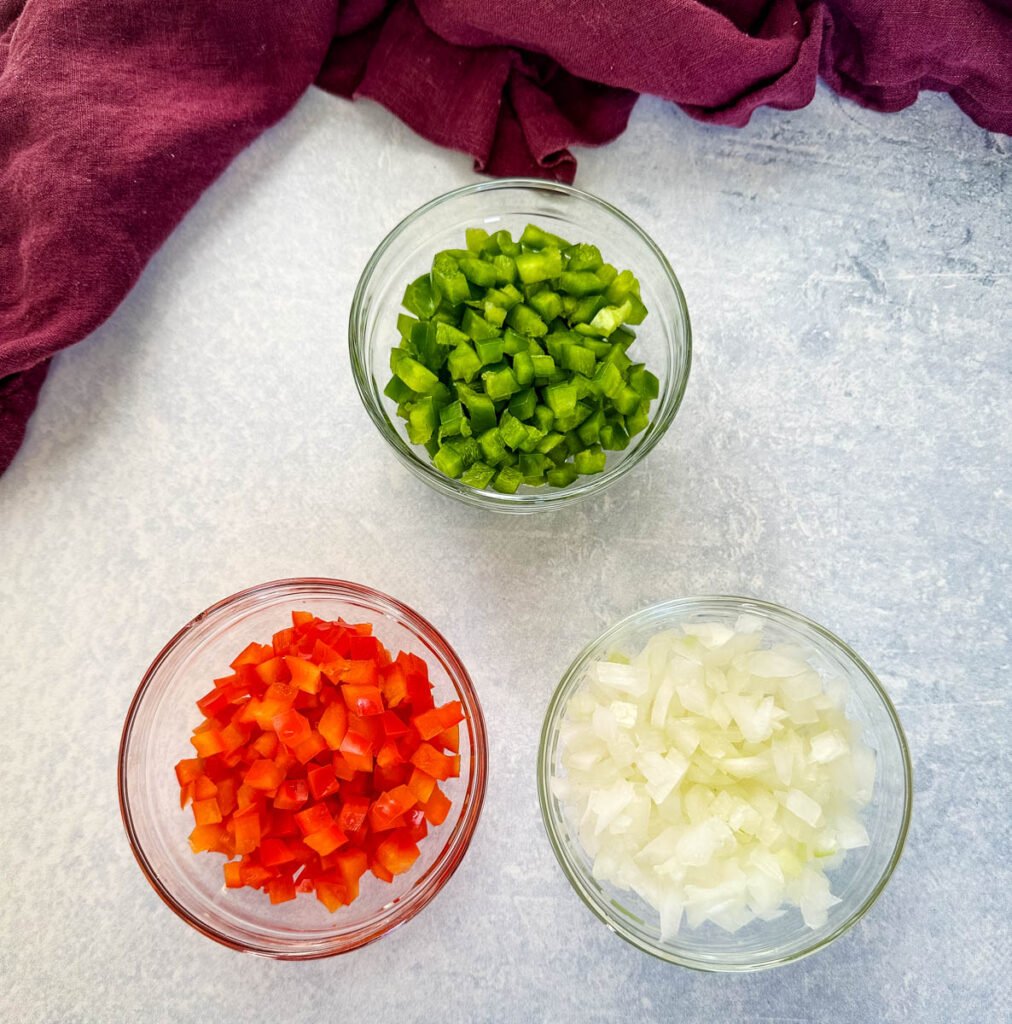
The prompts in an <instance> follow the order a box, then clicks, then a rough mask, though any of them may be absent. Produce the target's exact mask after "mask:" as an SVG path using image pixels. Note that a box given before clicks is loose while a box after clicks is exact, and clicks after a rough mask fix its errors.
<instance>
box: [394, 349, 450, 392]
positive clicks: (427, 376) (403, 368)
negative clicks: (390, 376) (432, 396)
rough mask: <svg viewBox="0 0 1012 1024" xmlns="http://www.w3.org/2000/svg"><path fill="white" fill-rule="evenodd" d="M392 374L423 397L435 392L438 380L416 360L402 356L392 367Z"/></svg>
mask: <svg viewBox="0 0 1012 1024" xmlns="http://www.w3.org/2000/svg"><path fill="white" fill-rule="evenodd" d="M394 374H395V375H396V376H397V377H399V378H400V379H401V380H402V381H404V383H405V384H407V386H408V387H409V388H411V390H412V391H417V392H418V393H419V394H422V395H425V394H429V393H431V392H432V391H433V390H435V388H436V386H437V385H438V384H439V378H438V377H437V376H436V375H435V374H434V373H433V372H432V371H431V370H430V369H428V368H427V367H425V366H422V364H421V363H420V362H418V360H417V359H412V358H411V356H409V355H405V354H402V355H401V357H400V358H399V359H398V360H397V365H396V366H395V367H394Z"/></svg>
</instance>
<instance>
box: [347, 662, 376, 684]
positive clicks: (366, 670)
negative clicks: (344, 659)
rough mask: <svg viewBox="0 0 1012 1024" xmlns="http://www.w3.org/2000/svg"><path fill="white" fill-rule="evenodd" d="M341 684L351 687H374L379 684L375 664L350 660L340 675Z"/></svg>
mask: <svg viewBox="0 0 1012 1024" xmlns="http://www.w3.org/2000/svg"><path fill="white" fill-rule="evenodd" d="M341 682H342V683H348V684H349V685H351V686H375V685H376V684H377V683H378V682H379V673H378V671H377V669H376V662H375V661H372V660H369V661H356V660H354V659H352V660H350V661H349V662H348V664H347V666H346V667H345V670H344V672H342V673H341Z"/></svg>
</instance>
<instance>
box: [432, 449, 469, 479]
mask: <svg viewBox="0 0 1012 1024" xmlns="http://www.w3.org/2000/svg"><path fill="white" fill-rule="evenodd" d="M432 462H433V464H434V465H435V467H436V469H438V470H439V472H440V473H442V474H443V476H448V477H451V478H453V479H456V478H457V477H458V476H460V474H461V473H463V472H464V460H463V459H462V458H461V457H460V453H459V452H456V451H454V450H453V449H452V448H451V447H450V446H449V445H445V444H444V445H443V446H442V447H441V448H440V449H439V451H437V452H436V454H435V456H433V459H432Z"/></svg>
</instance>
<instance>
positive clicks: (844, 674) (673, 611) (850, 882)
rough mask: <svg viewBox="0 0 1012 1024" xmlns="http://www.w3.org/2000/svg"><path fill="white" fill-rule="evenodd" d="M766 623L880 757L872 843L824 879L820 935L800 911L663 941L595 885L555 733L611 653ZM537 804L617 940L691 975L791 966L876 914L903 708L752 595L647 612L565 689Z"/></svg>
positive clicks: (901, 748)
mask: <svg viewBox="0 0 1012 1024" xmlns="http://www.w3.org/2000/svg"><path fill="white" fill-rule="evenodd" d="M746 613H747V614H749V615H754V616H757V617H758V618H760V619H761V620H762V621H763V630H764V636H765V638H766V640H767V641H769V642H772V643H792V644H800V645H802V646H804V647H806V648H807V649H808V650H810V651H811V652H813V656H812V658H811V661H812V664H813V665H814V666H815V667H816V668H817V669H818V671H819V672H820V674H821V675H823V676H824V677H830V676H835V677H838V678H842V679H844V680H846V682H847V684H848V686H849V690H850V696H849V698H848V703H847V709H846V710H847V715H848V716H849V717H850V718H852V719H856V720H857V721H858V722H860V723H861V724H862V725H863V740H864V742H865V743H866V744H867V745H868V746H869V747H870V748H871V749H872V750H873V751H874V753H875V756H876V778H875V787H874V792H873V796H872V800H871V802H870V803H869V804H868V806H867V807H866V808H865V809H864V811H863V812H862V821H863V822H864V825H865V827H866V828H867V830H868V835H869V837H870V839H871V842H870V844H869V845H868V846H867V847H865V848H864V849H858V850H849V851H848V852H847V855H846V857H845V858H844V860H843V863H842V864H841V865H840V866H839V867H838V868H836V869H835V870H834V871H832V872H830V873H829V875H828V877H829V879H830V883H831V886H832V890H833V894H834V895H835V896H838V897H839V898H840V900H841V902H840V903H838V904H837V905H836V906H834V907H832V908H830V911H829V919H828V921H827V922H826V924H825V925H824V926H823V927H822V928H818V929H810V928H808V927H807V926H806V925H805V923H804V921H803V920H802V918H801V913H800V911H798V910H797V908H791V909H790V910H788V912H787V913H786V914H784V915H783V916H782V917H779V918H777V919H775V920H773V921H758V920H757V921H753V922H752V923H751V924H749V925H746V926H745V927H744V928H742V929H740V930H739V931H738V932H736V933H735V934H733V935H732V934H730V933H728V932H726V931H724V930H722V929H721V928H719V927H718V926H717V925H714V924H711V923H709V922H708V923H706V924H704V925H702V926H700V927H699V928H695V929H693V928H690V927H688V926H687V925H686V924H685V922H684V921H683V923H682V927H681V929H680V930H679V933H678V935H677V936H676V937H675V938H674V939H671V940H669V941H662V940H661V937H660V928H659V921H658V915H657V912H656V911H655V910H654V909H653V908H651V907H650V906H649V905H647V904H646V903H645V902H643V901H642V900H641V899H640V897H639V896H637V895H636V894H635V893H632V892H629V891H627V890H622V889H618V888H617V887H615V886H613V885H610V884H608V883H602V882H599V881H597V880H596V879H595V878H594V877H593V874H592V872H591V863H590V861H589V859H588V858H587V856H586V854H585V853H584V851H583V848H582V846H581V845H580V841H579V837H578V835H577V833H576V830H575V829H574V827H573V824H572V823H571V822H570V821H569V820H568V818H567V815H566V813H565V811H564V809H563V807H562V805H561V804H560V803H559V801H558V800H557V799H556V798H555V796H554V795H553V794H552V791H551V786H550V783H551V779H552V778H553V777H554V776H556V775H562V774H564V772H563V771H562V769H561V750H560V744H559V725H560V723H561V721H562V719H563V717H564V714H565V711H566V707H567V706H568V704H569V699H570V697H571V696H572V695H573V694H574V693H575V692H576V691H577V690H578V689H579V688H580V687H581V686H582V685H583V683H584V681H585V679H586V674H587V671H588V668H589V665H590V663H591V662H593V661H597V660H600V659H601V658H604V657H605V656H606V655H608V654H609V653H612V652H620V653H624V654H629V655H632V654H635V653H637V652H638V651H639V650H641V649H642V647H643V646H644V644H645V643H646V642H647V640H649V639H650V637H651V636H653V635H654V634H655V633H658V632H660V631H661V630H664V629H670V628H672V627H674V626H677V625H679V624H683V623H693V622H704V621H708V622H722V623H725V624H727V625H729V626H733V625H734V623H735V621H736V620H737V618H738V616H739V615H742V614H746ZM538 798H539V800H540V803H541V813H542V816H543V818H544V822H545V827H546V829H547V831H548V838H549V840H550V841H551V844H552V848H553V849H554V850H555V855H556V857H557V858H558V860H559V863H560V864H561V866H562V870H563V871H564V872H565V875H566V877H567V878H568V879H569V881H570V882H571V883H572V885H573V888H574V889H575V890H576V892H577V893H578V894H579V896H580V898H581V899H582V900H583V901H584V903H586V904H587V906H588V907H590V909H591V910H592V911H593V912H594V913H595V914H596V915H597V916H598V917H599V918H600V919H601V920H602V921H603V922H604V923H605V924H606V925H607V926H608V927H609V928H610V929H611V930H612V931H614V932H616V933H617V934H618V935H620V936H621V937H622V938H623V939H625V940H626V941H628V942H631V943H632V944H633V945H634V946H636V947H637V948H638V949H641V950H643V951H644V952H646V953H650V954H652V955H653V956H656V957H659V958H660V959H662V960H667V961H669V962H670V963H673V964H680V965H681V966H683V967H692V968H695V969H697V970H704V971H753V970H759V969H761V968H765V967H774V966H777V965H779V964H785V963H790V962H791V961H792V960H798V959H800V958H801V957H803V956H807V955H808V954H810V953H814V952H815V951H816V950H819V949H822V948H823V947H824V946H826V945H827V944H828V943H830V942H832V941H833V939H835V938H837V937H838V936H840V935H842V934H843V933H844V932H845V931H846V930H847V929H848V928H850V926H851V925H852V924H854V923H855V922H856V921H858V920H859V919H860V918H861V917H862V916H863V915H864V914H865V913H866V912H867V911H868V909H869V908H870V907H871V905H872V904H873V903H874V902H875V900H876V899H877V898H878V896H879V894H880V893H881V892H882V890H883V889H884V888H885V885H886V883H887V882H888V881H889V878H890V876H891V875H892V872H893V869H894V868H895V867H896V864H897V862H898V861H899V858H900V853H901V852H902V850H903V843H904V840H905V839H906V834H907V828H908V826H909V823H910V806H911V799H912V791H911V769H910V755H909V752H908V751H907V744H906V740H905V738H904V736H903V730H902V729H901V727H900V723H899V719H898V718H897V716H896V710H895V708H894V707H893V705H892V703H891V702H890V700H889V698H888V696H887V695H886V693H885V691H884V690H883V689H882V685H881V684H880V683H879V681H878V680H877V679H876V678H875V676H874V674H873V673H872V671H871V669H870V668H868V666H867V665H866V664H865V663H864V662H863V661H862V660H861V659H860V658H859V657H858V656H857V654H855V653H854V652H853V651H852V650H851V649H850V648H849V647H848V646H847V645H846V644H844V643H843V642H842V641H841V640H839V639H837V637H835V636H834V635H833V634H832V633H830V632H829V631H828V630H827V629H824V628H823V627H822V626H819V625H817V624H816V623H814V622H812V621H811V620H809V619H806V618H805V617H804V616H803V615H798V614H797V613H796V612H792V611H789V610H788V609H786V608H781V607H780V606H778V605H774V604H767V603H766V602H763V601H755V600H751V599H749V598H744V597H696V598H684V599H681V600H675V601H666V602H664V603H663V604H658V605H654V606H652V607H650V608H645V609H643V610H642V611H639V612H636V613H635V614H633V615H630V616H629V617H628V618H625V619H623V620H622V621H621V622H619V623H618V624H617V625H615V626H612V628H611V629H609V630H608V631H607V632H605V633H604V634H602V635H601V636H600V637H598V638H597V639H596V640H594V641H593V642H592V643H591V644H589V645H588V646H587V647H586V648H584V650H583V652H582V653H581V654H580V656H579V657H578V658H577V659H576V661H574V662H573V664H572V665H571V666H570V668H569V670H568V671H567V672H566V674H565V675H564V676H563V678H562V682H561V683H559V686H558V688H557V689H556V691H555V694H554V695H553V697H552V700H551V703H550V704H549V706H548V712H547V714H546V715H545V722H544V727H543V728H542V731H541V745H540V748H539V750H538Z"/></svg>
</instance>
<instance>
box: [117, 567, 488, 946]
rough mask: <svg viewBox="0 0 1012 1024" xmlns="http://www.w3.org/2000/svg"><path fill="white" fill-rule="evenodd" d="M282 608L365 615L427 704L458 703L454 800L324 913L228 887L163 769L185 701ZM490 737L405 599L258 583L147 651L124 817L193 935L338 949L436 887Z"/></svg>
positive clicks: (452, 852)
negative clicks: (403, 661) (421, 669)
mask: <svg viewBox="0 0 1012 1024" xmlns="http://www.w3.org/2000/svg"><path fill="white" fill-rule="evenodd" d="M293 610H300V611H309V612H313V613H315V614H316V615H319V616H320V617H321V618H325V619H336V618H338V617H339V616H341V617H343V618H345V619H347V620H349V621H352V622H363V621H365V622H371V623H373V624H374V626H375V633H376V636H377V637H378V638H379V639H380V640H381V641H382V642H383V644H384V645H385V646H387V647H388V648H390V649H392V650H394V651H397V650H403V651H407V652H410V653H414V654H417V655H419V656H420V657H422V658H424V659H425V660H426V661H427V662H428V665H429V674H430V678H431V680H432V682H433V687H434V694H435V697H436V700H437V703H442V702H444V701H447V700H460V701H461V702H462V704H463V705H464V709H465V711H466V714H467V720H466V726H467V727H466V728H462V729H461V730H460V754H461V774H460V777H459V778H457V779H452V780H449V781H448V782H447V783H446V786H445V792H446V794H447V796H449V797H450V799H451V800H452V801H453V806H452V809H451V811H450V814H449V816H448V817H447V819H446V821H445V822H444V823H443V824H442V825H440V826H439V827H438V828H433V829H431V830H430V832H429V835H428V836H427V837H426V838H425V840H423V841H422V842H421V843H420V844H419V847H420V849H421V856H420V857H419V858H418V860H417V861H416V862H415V864H414V866H413V867H412V868H411V870H410V871H408V872H406V873H405V874H403V875H398V876H397V877H396V878H395V879H394V881H393V883H391V884H387V883H384V882H381V881H379V880H378V879H376V878H374V877H373V875H372V874H371V873H368V872H367V873H366V875H365V876H363V878H362V889H361V895H360V896H359V898H358V899H357V900H355V901H354V903H352V904H350V905H349V906H346V907H341V908H340V909H339V910H338V911H337V912H336V913H334V914H331V913H329V912H328V911H327V909H326V908H325V907H324V906H323V904H321V903H320V902H319V901H318V900H317V899H315V898H314V897H313V896H312V895H303V894H300V895H299V896H298V897H297V898H296V899H295V900H292V901H290V902H288V903H282V904H278V905H273V906H272V905H271V903H270V901H269V900H268V899H267V897H266V896H265V895H264V894H263V893H261V892H256V891H254V890H251V889H225V887H224V881H223V877H222V864H223V863H224V861H225V858H224V857H222V856H219V855H217V854H211V853H201V854H194V853H193V852H192V851H191V850H190V847H189V845H188V843H187V836H188V835H189V833H190V831H191V829H192V828H193V818H192V814H191V813H190V810H189V809H188V808H187V809H186V810H185V811H183V810H180V807H179V786H178V784H177V782H176V779H175V775H174V772H173V766H174V765H175V763H176V762H177V761H178V760H179V759H180V758H182V757H190V756H192V754H193V751H192V748H191V747H190V744H189V743H188V742H187V741H188V739H189V736H190V731H191V729H192V728H193V727H194V726H195V725H196V724H197V722H198V721H199V717H200V713H199V711H198V710H197V708H196V707H195V705H194V701H196V700H197V698H198V697H201V696H202V695H203V694H204V693H206V692H207V691H208V690H209V689H210V688H211V681H212V679H214V678H215V677H216V676H220V675H222V673H223V672H226V671H227V667H228V664H229V662H230V661H231V660H232V659H233V658H234V657H235V656H236V654H237V653H238V652H239V651H241V650H242V649H243V648H244V647H245V646H246V644H248V643H249V642H250V641H251V640H257V641H261V642H270V637H271V635H272V634H273V633H275V632H276V631H277V630H279V629H282V628H284V627H285V626H286V625H290V624H291V618H290V615H291V612H292V611H293ZM487 749H488V742H487V738H486V735H485V722H484V719H483V717H482V713H481V707H480V706H479V704H478V697H477V695H476V693H475V691H474V686H473V684H472V682H471V679H470V677H469V676H468V674H467V671H466V669H465V668H464V666H463V665H462V664H461V663H460V660H459V659H458V658H457V656H456V654H454V652H453V650H452V649H451V648H450V646H449V644H447V642H446V641H445V640H444V639H443V638H442V636H440V634H439V633H438V632H437V631H436V629H435V628H434V627H433V626H432V625H431V624H430V623H428V622H426V620H425V619H423V618H422V617H421V616H420V615H418V614H417V613H416V612H414V611H412V610H411V609H410V608H408V607H407V606H405V605H403V604H401V603H400V602H399V601H396V600H394V599H393V598H392V597H387V596H386V595H385V594H381V593H379V592H378V591H376V590H371V589H370V588H369V587H364V586H361V585H359V584H357V583H347V582H344V581H342V580H327V579H297V580H279V581H276V582H273V583H264V584H261V585H260V586H257V587H252V588H251V589H249V590H244V591H242V592H240V593H238V594H235V595H233V596H232V597H227V598H225V599H224V600H223V601H219V602H218V603H217V604H216V605H213V606H212V607H211V608H208V609H207V611H205V612H201V613H200V615H198V616H197V617H196V618H195V619H194V620H193V621H192V622H190V623H188V624H187V625H186V626H184V627H183V628H182V629H181V630H180V631H179V632H178V633H177V634H176V635H175V636H174V637H173V638H172V639H171V640H170V641H169V642H168V644H166V646H165V648H164V649H163V650H162V652H161V653H160V654H159V655H158V657H157V658H155V660H154V662H153V663H152V664H151V667H150V668H149V669H148V671H147V672H146V673H145V675H144V678H143V680H142V681H141V685H140V688H139V689H138V690H137V694H136V695H135V697H134V699H133V703H132V704H131V705H130V710H129V711H128V712H127V717H126V723H125V724H124V726H123V738H122V740H121V743H120V753H119V797H120V810H121V812H122V815H123V824H124V826H125V827H126V832H127V836H128V837H129V840H130V845H131V846H132V848H133V852H134V856H135V857H136V858H137V863H138V864H139V865H140V867H141V870H142V871H143V872H144V874H145V875H146V876H147V879H148V881H149V882H150V883H151V884H152V885H153V886H154V888H155V891H156V892H157V893H158V895H159V896H161V898H162V899H163V900H164V901H165V902H166V903H167V904H168V905H169V906H170V907H171V908H172V909H173V910H174V911H175V912H176V913H177V914H178V915H179V916H180V917H181V918H182V919H183V920H184V921H186V922H187V924H190V925H192V926H193V927H194V928H196V929H197V931H199V932H202V933H203V934H204V935H206V936H208V937H209V938H212V939H215V940H216V941H218V942H221V943H223V944H224V945H226V946H230V947H232V948H233V949H238V950H241V951H243V952H247V953H256V954H260V955H262V956H269V957H274V958H276V959H281V960H311V959H315V958H317V957H325V956H332V955H334V954H336V953H345V952H347V951H348V950H351V949H355V948H357V947H359V946H362V945H365V943H367V942H371V941H373V940H374V939H377V938H379V937H380V936H381V935H385V934H386V933H387V932H389V931H390V930H391V929H393V928H395V927H397V926H398V925H400V924H403V923H404V922H405V921H407V920H408V919H410V918H411V917H413V916H414V915H415V914H417V913H418V912H419V911H420V910H421V909H422V908H423V907H424V906H425V905H426V904H427V903H428V902H429V901H430V900H431V899H432V898H433V897H434V896H435V895H436V893H437V892H439V890H440V889H441V888H442V886H443V885H444V884H445V883H446V881H447V879H448V878H449V877H450V875H452V874H453V872H454V870H456V868H457V865H458V864H459V863H460V861H461V859H462V858H463V856H464V853H465V851H466V850H467V847H468V844H469V842H470V840H471V836H472V834H473V832H474V829H475V825H476V824H477V822H478V815H479V813H480V811H481V805H482V800H483V799H484V796H485V781H486V776H487V764H488V760H487Z"/></svg>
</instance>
